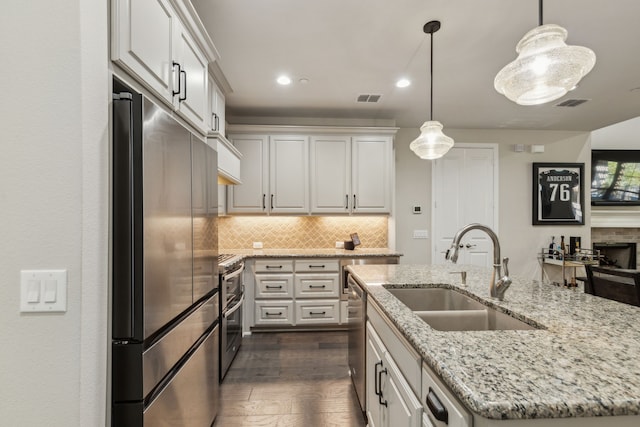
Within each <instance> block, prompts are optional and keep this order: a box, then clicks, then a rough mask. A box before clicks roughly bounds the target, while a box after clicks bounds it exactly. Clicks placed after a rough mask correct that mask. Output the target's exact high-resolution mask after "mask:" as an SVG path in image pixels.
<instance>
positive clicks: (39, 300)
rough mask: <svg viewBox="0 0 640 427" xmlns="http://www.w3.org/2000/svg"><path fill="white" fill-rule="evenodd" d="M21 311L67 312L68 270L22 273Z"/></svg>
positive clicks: (24, 271) (25, 271)
mask: <svg viewBox="0 0 640 427" xmlns="http://www.w3.org/2000/svg"><path fill="white" fill-rule="evenodd" d="M20 311H21V312H22V313H38V312H40V313H54V312H65V311H67V270H22V271H20Z"/></svg>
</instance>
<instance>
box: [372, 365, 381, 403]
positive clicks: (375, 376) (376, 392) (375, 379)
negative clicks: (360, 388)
mask: <svg viewBox="0 0 640 427" xmlns="http://www.w3.org/2000/svg"><path fill="white" fill-rule="evenodd" d="M378 366H380V367H382V361H380V362H376V365H375V366H374V369H373V371H374V372H373V380H374V381H373V391H374V392H375V394H376V396H380V395H381V394H382V392H381V391H379V390H378V389H379V384H378V378H379V377H378Z"/></svg>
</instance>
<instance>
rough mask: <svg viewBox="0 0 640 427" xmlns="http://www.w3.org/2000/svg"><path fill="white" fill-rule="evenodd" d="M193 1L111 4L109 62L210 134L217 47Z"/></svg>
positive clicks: (124, 0)
mask: <svg viewBox="0 0 640 427" xmlns="http://www.w3.org/2000/svg"><path fill="white" fill-rule="evenodd" d="M189 5H190V3H189V2H183V1H179V0H173V1H172V0H113V1H112V2H111V18H112V19H111V59H112V61H113V62H114V63H115V64H117V65H118V66H119V67H121V68H122V69H123V70H124V71H125V72H126V73H128V74H129V75H131V76H132V77H133V78H134V79H136V80H137V81H138V82H139V83H141V84H142V85H143V86H145V87H146V88H147V89H149V90H150V91H151V92H153V93H154V94H155V95H156V96H158V98H159V99H160V100H162V101H164V102H165V104H166V105H167V106H168V107H169V108H171V109H173V110H176V111H177V112H178V113H179V115H180V116H181V117H182V118H184V119H185V120H187V121H189V122H190V123H191V124H192V125H193V126H195V127H196V128H197V129H199V130H201V131H202V133H205V132H206V131H207V130H208V117H207V112H208V89H207V88H208V71H207V69H208V65H209V63H211V62H213V61H215V60H216V59H217V51H216V50H215V46H213V45H212V44H211V40H210V39H209V36H208V35H207V34H206V32H205V31H204V28H203V27H202V26H201V23H200V20H199V19H195V18H194V17H193V16H192V14H193V13H194V12H193V11H192V8H190V7H189Z"/></svg>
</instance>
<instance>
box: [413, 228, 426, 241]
mask: <svg viewBox="0 0 640 427" xmlns="http://www.w3.org/2000/svg"><path fill="white" fill-rule="evenodd" d="M413 238H414V239H428V238H429V230H413Z"/></svg>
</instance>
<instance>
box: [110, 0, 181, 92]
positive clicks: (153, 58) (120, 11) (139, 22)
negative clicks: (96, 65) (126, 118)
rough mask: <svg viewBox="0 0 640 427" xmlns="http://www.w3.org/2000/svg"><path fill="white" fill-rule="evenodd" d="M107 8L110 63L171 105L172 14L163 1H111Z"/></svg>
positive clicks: (173, 23)
mask: <svg viewBox="0 0 640 427" xmlns="http://www.w3.org/2000/svg"><path fill="white" fill-rule="evenodd" d="M111 5H112V13H111V15H112V19H111V26H112V31H111V59H112V60H113V61H115V62H117V63H118V64H120V65H121V66H122V67H123V68H125V69H126V70H127V71H129V72H131V73H133V74H135V75H136V76H138V77H139V78H140V79H142V80H143V81H144V83H145V84H146V85H147V86H149V88H150V89H151V90H153V91H154V92H156V94H158V96H160V97H161V98H163V99H164V100H166V101H167V102H169V103H172V102H173V86H174V82H173V76H174V73H173V67H172V63H173V60H174V57H173V50H174V48H173V43H174V40H173V31H174V27H175V22H176V20H177V17H176V12H175V11H174V9H173V8H172V7H171V5H170V4H169V2H168V1H167V0H115V1H113V2H111Z"/></svg>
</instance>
